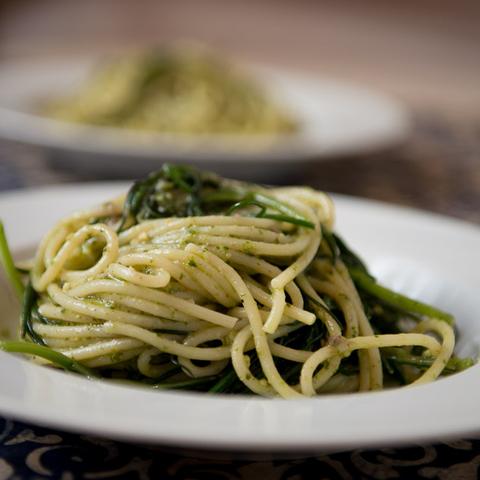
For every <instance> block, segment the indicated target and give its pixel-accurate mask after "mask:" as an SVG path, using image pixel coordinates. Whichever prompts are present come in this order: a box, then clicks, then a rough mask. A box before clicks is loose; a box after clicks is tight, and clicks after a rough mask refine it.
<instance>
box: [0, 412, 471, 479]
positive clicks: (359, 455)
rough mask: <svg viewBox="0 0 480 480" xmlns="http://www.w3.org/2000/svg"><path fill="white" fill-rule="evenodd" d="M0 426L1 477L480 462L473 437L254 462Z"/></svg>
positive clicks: (332, 474) (448, 467)
mask: <svg viewBox="0 0 480 480" xmlns="http://www.w3.org/2000/svg"><path fill="white" fill-rule="evenodd" d="M0 432H1V433H0V480H4V479H5V480H6V479H12V480H13V479H32V480H33V479H36V480H43V479H45V480H47V479H52V478H55V479H62V480H70V479H72V480H73V479H90V480H94V479H109V478H117V479H125V480H130V479H131V480H148V479H150V478H153V479H172V480H180V479H182V480H183V479H191V480H217V479H218V480H255V479H263V480H320V479H324V480H327V479H328V480H337V479H338V480H356V479H362V478H365V479H368V478H372V479H379V480H387V479H396V478H408V479H417V478H418V479H424V480H425V479H440V480H451V479H461V480H474V479H476V478H477V472H478V465H479V463H480V453H479V452H480V441H473V440H462V441H457V442H449V443H439V444H437V445H435V446H426V447H420V446H418V447H410V448H403V449H382V450H354V451H352V452H345V453H336V454H331V455H319V456H314V457H309V458H306V459H300V460H281V459H278V460H272V459H265V460H262V461H259V460H257V461H248V460H239V459H238V458H237V457H238V456H237V455H235V454H226V453H224V454H218V453H217V457H219V458H215V455H214V454H211V453H210V455H208V454H205V453H203V454H201V456H198V452H197V458H195V456H194V455H195V452H182V450H181V449H178V450H177V451H176V452H173V451H172V450H167V451H165V450H162V449H161V448H158V447H157V448H155V449H154V448H146V447H138V446H132V445H127V444H123V443H118V442H112V441H110V440H104V439H99V438H94V437H88V436H81V435H80V436H79V435H74V434H69V433H62V432H57V431H52V430H47V429H45V428H40V427H34V426H31V425H25V424H23V423H20V422H15V423H13V422H11V421H8V420H0ZM185 454H189V455H190V456H185ZM212 455H213V457H212ZM209 456H211V457H212V458H208V457H209Z"/></svg>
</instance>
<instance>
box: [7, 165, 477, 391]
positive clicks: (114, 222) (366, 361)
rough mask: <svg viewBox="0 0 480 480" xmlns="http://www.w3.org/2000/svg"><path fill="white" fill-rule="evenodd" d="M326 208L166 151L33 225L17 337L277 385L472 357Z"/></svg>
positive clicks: (36, 347)
mask: <svg viewBox="0 0 480 480" xmlns="http://www.w3.org/2000/svg"><path fill="white" fill-rule="evenodd" d="M333 221H334V211H333V205H332V202H331V200H330V199H329V197H328V196H327V195H325V194H324V193H321V192H317V191H314V190H312V189H309V188H304V187H290V188H268V189H267V188H263V187H259V186H256V185H253V184H244V183H240V182H234V181H230V180H225V179H223V178H220V177H217V176H215V175H213V174H210V173H204V172H200V171H197V170H195V169H192V168H187V167H182V166H173V165H164V166H163V168H162V170H160V171H159V172H156V173H154V174H151V175H150V176H149V177H148V178H146V179H144V180H141V181H138V182H136V183H135V184H134V185H133V186H132V188H131V189H130V191H129V192H128V194H127V195H126V196H122V197H120V198H117V199H115V200H113V201H111V202H109V203H105V204H103V205H100V206H98V207H96V208H93V209H91V210H86V211H83V212H79V213H75V214H74V215H72V216H70V217H68V218H66V219H64V220H62V221H61V222H60V223H58V224H57V225H56V226H55V227H54V228H53V229H52V230H51V231H50V232H49V233H48V234H47V235H46V236H45V238H44V239H43V241H42V242H41V244H40V245H39V247H38V251H37V254H36V257H35V260H34V263H33V264H32V266H31V269H30V271H29V279H30V280H29V284H28V285H27V287H26V290H25V296H24V311H23V314H22V335H23V336H24V337H25V339H26V340H27V341H26V342H23V343H21V344H20V343H17V344H16V345H17V351H22V352H23V353H28V354H30V355H33V356H34V357H35V358H36V359H37V360H40V361H43V362H48V363H53V364H55V365H57V366H62V367H64V368H67V369H70V370H75V371H77V372H80V373H84V374H86V375H90V376H99V377H102V378H114V379H124V380H128V381H135V382H140V383H143V384H147V385H151V386H153V387H156V388H187V389H193V390H201V391H208V392H223V393H247V392H254V393H256V394H259V395H263V396H281V397H284V398H295V397H301V396H312V395H315V394H321V393H327V392H353V391H369V390H379V389H382V388H384V387H385V386H389V385H404V384H421V383H425V382H430V381H432V380H435V379H436V378H437V377H438V376H439V375H441V374H442V373H451V372H454V371H458V370H461V369H463V368H465V367H467V366H469V365H471V363H472V362H471V361H470V360H469V359H466V360H461V359H458V358H456V357H455V356H454V355H453V350H454V345H455V338H454V329H453V318H452V317H451V316H450V315H448V314H446V313H444V312H441V311H439V310H437V309H436V308H434V307H431V306H428V305H425V304H423V303H420V302H418V301H415V300H412V299H409V298H407V297H405V296H403V295H400V294H397V293H394V292H392V291H390V290H388V289H387V288H385V287H383V286H381V285H379V284H378V283H377V282H376V280H375V279H374V278H373V277H372V276H371V275H370V274H369V273H368V271H367V269H366V267H365V266H364V264H363V263H362V262H361V260H360V259H359V258H358V257H357V256H356V255H355V254H353V253H352V252H351V251H350V250H349V249H348V248H347V246H346V245H345V244H344V242H343V241H342V240H341V239H340V238H339V237H338V236H337V235H335V234H334V233H333V232H332V227H333ZM8 345H9V344H8V342H6V343H5V344H4V349H6V350H8V349H10V350H11V351H15V347H14V346H10V347H8ZM18 345H23V347H22V348H18Z"/></svg>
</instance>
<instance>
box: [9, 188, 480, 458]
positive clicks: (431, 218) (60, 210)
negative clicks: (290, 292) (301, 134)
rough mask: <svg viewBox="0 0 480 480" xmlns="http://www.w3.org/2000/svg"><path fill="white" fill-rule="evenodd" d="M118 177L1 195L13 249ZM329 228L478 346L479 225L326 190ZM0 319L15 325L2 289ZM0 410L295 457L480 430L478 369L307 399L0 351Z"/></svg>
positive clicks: (131, 437)
mask: <svg viewBox="0 0 480 480" xmlns="http://www.w3.org/2000/svg"><path fill="white" fill-rule="evenodd" d="M122 188H123V189H124V188H126V187H125V185H120V184H116V185H115V184H111V183H110V184H93V185H82V186H75V185H72V186H63V187H54V188H48V189H43V190H35V191H31V192H28V191H27V192H18V193H10V194H5V195H3V196H1V197H0V218H2V219H3V220H4V223H5V225H6V229H7V233H8V236H9V237H10V241H11V244H12V246H13V247H14V249H15V250H16V251H18V250H24V249H26V248H29V247H31V246H32V245H33V244H35V243H36V242H38V240H39V239H40V238H41V236H42V235H43V234H44V233H45V232H46V229H47V228H49V227H50V226H51V225H52V224H53V222H55V221H56V220H57V219H58V218H59V217H61V216H63V215H65V214H66V213H68V212H71V211H72V210H75V209H77V208H83V207H85V206H88V205H92V204H95V203H97V202H100V201H102V200H105V199H108V198H110V197H112V196H113V195H114V194H115V193H117V192H118V191H120V190H122ZM335 200H336V205H337V217H338V231H339V232H340V233H341V234H342V235H343V236H344V237H345V238H346V239H348V242H349V243H350V245H352V246H353V247H354V249H355V250H356V251H357V252H359V253H360V254H361V255H362V256H363V257H364V258H365V259H366V261H367V262H368V264H369V265H370V266H371V267H372V270H373V272H374V273H375V274H377V275H378V276H379V277H380V279H382V280H383V281H384V282H385V283H387V284H389V285H390V286H392V287H394V288H397V289H399V290H401V291H403V292H405V293H407V294H412V295H415V296H416V297H418V298H420V299H423V300H425V301H429V302H433V303H435V304H436V305H438V306H439V307H441V308H444V309H446V310H449V311H451V312H453V313H454V314H455V315H456V316H457V318H458V329H459V332H460V335H459V342H458V348H457V351H458V353H460V354H462V355H475V356H476V355H477V352H478V347H479V344H480V321H479V313H478V312H480V298H479V295H478V286H479V285H480V269H479V268H478V267H479V266H480V253H479V248H478V246H479V245H480V229H479V228H478V227H476V226H473V225H470V224H467V223H463V222H460V221H456V220H452V219H448V218H444V217H440V216H435V215H430V214H427V213H422V212H417V211H413V210H408V209H402V208H398V207H392V206H388V205H385V204H380V203H375V202H370V201H365V200H359V199H353V198H348V197H335ZM0 291H1V292H2V293H1V298H0V305H1V311H2V317H3V318H2V321H3V322H4V323H5V324H6V323H8V322H13V323H14V324H16V323H17V320H16V317H15V315H16V314H14V313H13V311H14V310H16V308H14V307H15V302H14V299H13V296H11V295H8V294H7V292H6V288H2V289H1V290H0ZM0 365H1V368H0V413H1V414H2V415H6V416H12V417H15V418H18V419H22V420H26V421H30V422H35V423H39V424H44V425H48V426H51V427H57V428H61V429H66V430H73V431H77V432H88V433H92V434H98V435H103V436H108V437H112V438H117V439H123V440H128V441H136V442H145V443H154V444H163V445H170V446H177V445H181V446H183V447H196V448H203V449H218V450H223V451H225V450H245V451H254V452H256V453H258V452H277V453H278V452H286V451H288V452H289V453H290V454H292V453H300V452H308V451H317V452H318V451H332V450H337V449H350V448H357V447H364V446H375V445H386V444H394V445H399V444H405V443H414V442H420V441H437V440H439V438H447V437H450V438H451V437H460V436H467V435H473V434H476V433H478V432H480V411H479V405H480V381H479V380H480V365H477V366H474V367H472V368H470V369H468V370H467V371H464V372H462V373H459V374H457V375H454V376H450V377H448V378H443V379H441V380H438V381H437V382H435V383H433V384H429V385H425V386H419V387H412V388H404V389H396V390H390V391H385V392H380V393H363V394H351V395H343V396H324V397H319V398H313V399H306V400H295V401H285V400H271V399H263V398H256V397H243V396H242V397H232V396H222V395H218V396H214V395H207V394H195V393H175V392H160V391H155V392H152V391H148V390H144V389H140V388H130V387H125V386H117V385H112V384H110V383H107V382H101V381H89V380H86V379H84V378H81V377H77V376H75V375H72V374H66V373H62V372H59V371H55V370H53V369H49V368H45V367H40V366H37V365H34V364H31V363H29V362H28V361H27V360H24V359H22V358H18V357H15V356H12V355H9V354H6V353H0Z"/></svg>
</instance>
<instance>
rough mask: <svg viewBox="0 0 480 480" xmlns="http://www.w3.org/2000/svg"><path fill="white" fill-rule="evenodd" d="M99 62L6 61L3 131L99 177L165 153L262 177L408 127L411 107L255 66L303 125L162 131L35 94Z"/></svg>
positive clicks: (71, 83)
mask: <svg viewBox="0 0 480 480" xmlns="http://www.w3.org/2000/svg"><path fill="white" fill-rule="evenodd" d="M95 63H96V61H94V60H92V59H89V60H85V59H80V58H79V59H77V60H71V59H70V60H52V59H50V60H45V61H39V60H36V61H31V62H29V63H25V62H23V63H4V64H3V65H2V67H1V68H0V138H4V139H8V140H13V141H17V142H21V143H25V144H30V145H35V146H39V147H43V148H46V149H48V151H49V154H50V156H51V158H52V159H54V161H55V163H56V165H57V166H60V167H64V168H68V169H69V170H77V171H83V172H88V173H90V174H99V175H101V176H105V175H107V176H110V177H128V176H138V175H141V174H143V173H145V172H148V171H152V170H155V169H156V168H158V166H159V165H160V164H161V163H162V162H163V161H166V160H168V161H170V162H172V161H173V162H186V163H190V164H196V165H198V166H201V167H202V168H211V169H214V170H216V171H217V172H218V173H221V174H225V175H234V176H237V177H238V176H239V177H242V178H252V177H255V178H256V179H257V180H258V179H259V178H262V177H263V178H265V173H268V174H269V175H272V172H274V173H275V175H276V176H278V175H279V174H281V173H282V172H283V173H285V172H286V171H288V170H292V168H295V169H296V168H298V167H299V165H300V164H301V163H302V162H306V161H321V160H323V159H326V158H334V157H335V158H337V157H340V156H345V155H352V154H360V153H368V152H371V151H374V150H378V149H382V148H385V147H389V146H392V145H395V144H398V143H400V142H401V141H402V140H404V139H405V137H406V135H407V134H408V131H409V121H408V116H407V114H406V112H405V110H404V109H403V108H402V106H400V105H399V104H398V103H397V102H396V101H394V100H392V99H391V98H389V97H387V96H385V95H383V94H380V93H378V92H374V91H370V90H368V89H365V88H363V87H359V86H356V85H350V84H347V83H343V82H340V81H337V80H333V79H327V78H320V77H313V76H307V75H302V74H297V73H294V72H290V71H286V70H279V69H273V68H267V67H263V66H258V65H255V66H254V65H250V66H249V67H248V68H247V69H248V70H249V71H251V73H252V75H253V77H254V78H256V79H258V82H259V83H260V84H261V85H262V86H263V87H264V89H265V90H266V92H267V93H268V94H269V95H270V96H271V97H272V99H273V100H274V101H276V102H278V103H279V104H280V105H284V106H285V107H286V108H287V109H288V110H289V111H290V112H291V113H292V114H293V116H294V117H295V118H296V119H297V120H298V122H299V123H300V129H299V131H298V132H297V133H294V134H286V135H280V136H269V135H248V136H247V135H230V136H226V135H183V134H158V133H147V132H139V131H134V130H127V129H120V128H116V127H103V126H102V127H98V126H88V125H81V124H73V123H67V122H63V121H58V120H54V119H51V118H48V117H46V116H44V115H42V114H41V113H39V112H38V102H39V101H41V100H42V99H45V98H52V96H56V95H61V94H64V93H68V92H69V91H73V90H75V88H76V87H77V86H79V85H80V84H81V83H82V82H84V80H85V79H86V78H87V77H88V75H89V73H90V72H91V70H92V67H93V66H94V65H95ZM273 166H275V169H273V168H272V167H273ZM250 167H253V168H251V169H250Z"/></svg>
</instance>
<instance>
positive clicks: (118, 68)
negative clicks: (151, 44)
mask: <svg viewBox="0 0 480 480" xmlns="http://www.w3.org/2000/svg"><path fill="white" fill-rule="evenodd" d="M269 93H270V92H266V91H264V88H262V85H261V83H260V82H257V81H256V79H254V78H250V75H248V74H244V73H243V72H242V71H240V69H239V68H237V67H234V66H233V65H230V64H229V63H228V62H226V61H224V60H222V59H220V58H217V57H216V56H215V55H213V54H211V53H209V52H207V51H205V50H204V49H202V48H196V49H193V48H192V49H171V50H158V51H147V52H142V53H138V54H132V55H125V56H123V57H119V58H116V59H112V60H110V61H108V60H106V61H104V62H102V64H101V65H99V66H98V68H96V69H95V71H94V72H93V73H92V75H91V77H90V78H89V79H88V80H87V82H86V83H85V85H83V86H82V87H81V88H79V89H78V90H77V91H76V92H73V93H72V94H71V95H70V96H66V97H65V98H57V99H55V100H51V101H48V102H46V105H45V106H44V107H43V108H42V111H43V113H44V114H46V115H48V116H51V117H53V118H56V119H59V120H65V121H68V122H75V123H80V124H89V125H97V126H111V127H118V128H126V129H133V130H139V131H146V132H157V133H165V134H192V135H205V134H220V135H237V134H248V135H257V134H267V135H277V134H289V133H293V132H295V131H296V130H298V128H299V125H298V122H297V121H296V120H295V119H294V118H293V117H292V115H291V114H290V113H289V112H288V111H287V110H288V109H287V108H283V107H282V106H281V105H279V104H277V102H276V101H275V99H274V98H273V96H272V95H270V94H269Z"/></svg>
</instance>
